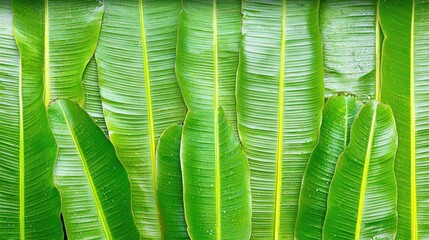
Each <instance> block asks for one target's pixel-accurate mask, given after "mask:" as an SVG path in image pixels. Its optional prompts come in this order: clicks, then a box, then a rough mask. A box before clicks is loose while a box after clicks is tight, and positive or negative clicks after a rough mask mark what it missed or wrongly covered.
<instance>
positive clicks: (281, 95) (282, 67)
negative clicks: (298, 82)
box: [274, 0, 286, 240]
mask: <svg viewBox="0 0 429 240" xmlns="http://www.w3.org/2000/svg"><path fill="white" fill-rule="evenodd" d="M281 31H282V33H281V47H280V51H281V52H280V74H279V99H278V119H277V151H276V186H275V206H274V207H275V209H274V211H275V219H274V239H276V240H277V239H279V232H280V209H281V204H280V203H281V189H282V161H283V118H284V116H283V114H284V113H283V112H284V70H285V47H286V43H285V39H286V0H283V5H282V28H281Z"/></svg>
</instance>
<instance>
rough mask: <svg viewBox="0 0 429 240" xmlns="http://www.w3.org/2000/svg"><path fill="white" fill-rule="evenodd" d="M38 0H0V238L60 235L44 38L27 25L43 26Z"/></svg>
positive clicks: (32, 26)
mask: <svg viewBox="0 0 429 240" xmlns="http://www.w3.org/2000/svg"><path fill="white" fill-rule="evenodd" d="M38 4H40V3H39V2H28V3H27V4H24V3H23V2H22V1H13V4H11V1H0V43H1V47H0V159H1V164H0V201H1V204H0V238H2V239H62V238H63V232H62V227H61V221H60V196H59V194H58V191H57V190H56V189H55V187H54V183H53V176H52V175H53V174H52V172H53V166H54V161H55V156H56V154H57V145H56V143H55V140H54V138H53V136H52V133H51V130H50V128H49V123H48V118H47V115H46V111H45V106H44V104H43V72H42V71H39V69H41V68H42V66H43V54H42V55H40V52H41V51H42V53H43V40H41V39H39V38H37V37H36V36H34V35H32V34H30V33H29V31H27V30H28V29H32V31H34V32H43V28H41V27H40V26H41V24H40V20H41V19H43V18H41V15H40V13H39V12H36V11H32V8H33V7H38V6H37V5H38ZM12 10H13V13H12ZM12 21H13V22H12ZM12 31H13V32H14V33H15V39H16V43H15V39H14V36H13V34H12ZM18 50H19V52H18ZM19 53H20V54H21V56H20V54H19Z"/></svg>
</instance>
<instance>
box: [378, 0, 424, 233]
mask: <svg viewBox="0 0 429 240" xmlns="http://www.w3.org/2000/svg"><path fill="white" fill-rule="evenodd" d="M428 12H429V2H428V1H420V0H418V1H394V0H386V1H380V22H381V27H382V29H383V31H384V34H385V36H386V38H385V41H384V44H383V53H382V76H383V78H382V88H381V90H382V91H381V100H382V101H383V102H386V103H388V104H390V105H391V106H392V109H393V113H394V114H395V118H396V122H397V127H398V136H399V146H398V153H397V156H396V163H395V174H396V177H397V181H398V196H399V198H398V234H397V239H413V240H414V239H429V191H428V189H429V155H428V153H429V121H428V117H429V105H428V92H429V65H428V60H429V57H428V56H429V48H428V44H429V14H428Z"/></svg>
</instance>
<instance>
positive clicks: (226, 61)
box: [176, 0, 242, 131]
mask: <svg viewBox="0 0 429 240" xmlns="http://www.w3.org/2000/svg"><path fill="white" fill-rule="evenodd" d="M241 18H242V15H241V1H239V0H233V1H216V0H214V1H204V0H197V1H183V7H182V12H181V13H180V17H179V36H178V40H177V61H176V67H177V71H176V73H177V79H178V81H179V84H180V87H181V89H182V93H183V98H184V100H185V102H186V106H187V107H188V109H189V110H190V111H216V110H217V108H218V106H222V108H223V109H224V110H225V113H226V115H227V117H228V120H229V122H230V123H231V124H232V126H233V129H234V131H237V130H236V128H237V127H236V125H237V124H236V122H237V120H236V115H237V114H236V109H235V105H236V101H235V84H236V73H237V66H238V57H239V49H240V47H239V43H240V38H241Z"/></svg>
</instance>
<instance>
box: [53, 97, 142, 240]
mask: <svg viewBox="0 0 429 240" xmlns="http://www.w3.org/2000/svg"><path fill="white" fill-rule="evenodd" d="M49 117H50V122H51V126H52V131H53V133H54V136H55V138H56V140H57V143H58V145H59V152H58V158H57V161H56V164H55V171H54V178H55V185H56V186H57V188H58V190H59V191H60V193H61V203H62V214H63V217H64V223H65V226H66V229H67V237H68V238H70V239H77V238H80V239H83V238H92V237H99V238H102V239H138V238H139V233H138V231H137V228H136V226H135V224H134V219H133V217H132V213H131V194H130V183H129V180H128V175H127V172H126V171H125V168H124V167H123V166H122V165H121V162H120V161H119V159H118V158H117V157H116V154H115V149H114V147H113V145H112V144H111V143H110V142H109V140H108V139H107V138H106V137H105V136H104V134H103V131H102V130H101V129H100V128H99V127H98V126H97V125H96V124H95V123H94V122H93V120H92V119H91V117H90V116H89V115H88V114H87V113H86V112H85V111H84V110H83V109H81V108H80V107H79V105H77V104H76V103H73V102H71V101H70V100H67V99H59V100H57V101H56V102H54V103H53V104H52V105H51V106H50V107H49Z"/></svg>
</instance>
